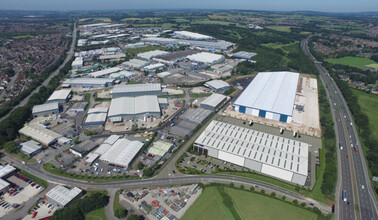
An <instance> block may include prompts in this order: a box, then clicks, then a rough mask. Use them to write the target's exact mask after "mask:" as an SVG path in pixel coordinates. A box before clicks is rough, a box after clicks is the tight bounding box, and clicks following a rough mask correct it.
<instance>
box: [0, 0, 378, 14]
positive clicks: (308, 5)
mask: <svg viewBox="0 0 378 220" xmlns="http://www.w3.org/2000/svg"><path fill="white" fill-rule="evenodd" d="M8 9H11V10H111V9H125V10H135V9H136V10H138V9H244V10H268V11H297V10H305V11H322V12H364V11H369V12H371V11H378V0H138V1H135V0H0V10H8Z"/></svg>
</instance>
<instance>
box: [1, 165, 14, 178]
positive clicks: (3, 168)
mask: <svg viewBox="0 0 378 220" xmlns="http://www.w3.org/2000/svg"><path fill="white" fill-rule="evenodd" d="M15 170H16V168H15V167H13V166H12V165H10V164H7V165H5V166H3V165H0V178H3V177H4V176H6V175H8V174H10V173H11V172H13V171H15Z"/></svg>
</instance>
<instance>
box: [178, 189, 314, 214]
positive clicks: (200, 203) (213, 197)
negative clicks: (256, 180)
mask: <svg viewBox="0 0 378 220" xmlns="http://www.w3.org/2000/svg"><path fill="white" fill-rule="evenodd" d="M224 192H225V193H226V194H227V195H228V196H229V197H230V198H231V200H232V203H233V207H234V208H235V210H236V212H237V214H238V215H239V216H240V218H241V219H275V220H276V219H282V220H284V219H296V220H299V219H306V220H307V219H318V215H317V214H315V213H313V212H310V211H307V210H305V209H303V208H300V207H296V206H294V205H291V204H288V203H286V202H283V201H280V200H277V199H274V198H270V197H267V196H264V195H260V194H258V193H252V192H247V191H243V190H239V189H233V188H229V187H224ZM223 199H224V198H223V197H222V195H221V193H220V189H219V187H217V186H209V187H206V188H205V189H204V191H203V192H202V194H201V195H200V197H199V198H198V199H197V200H196V201H195V202H194V204H193V205H192V206H191V207H190V208H189V210H188V211H187V212H186V213H185V215H184V216H183V218H182V219H184V220H186V219H196V220H197V219H198V220H201V219H203V220H205V219H206V220H207V219H234V215H232V212H231V210H230V208H229V207H227V206H226V205H225V204H224V202H223Z"/></svg>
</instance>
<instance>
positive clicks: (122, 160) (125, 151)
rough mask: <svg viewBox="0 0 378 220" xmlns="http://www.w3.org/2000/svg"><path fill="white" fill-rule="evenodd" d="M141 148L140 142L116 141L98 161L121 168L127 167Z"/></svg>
mask: <svg viewBox="0 0 378 220" xmlns="http://www.w3.org/2000/svg"><path fill="white" fill-rule="evenodd" d="M142 147H143V143H142V142H140V141H129V140H127V139H118V140H117V141H116V142H115V143H114V144H113V145H112V146H111V147H110V148H109V149H108V150H107V151H106V152H105V153H104V154H103V155H101V157H100V160H102V161H104V162H106V163H110V164H115V165H118V166H122V167H128V166H129V164H130V163H131V162H132V161H133V159H134V157H135V156H136V155H137V154H138V152H139V151H140V149H141V148H142Z"/></svg>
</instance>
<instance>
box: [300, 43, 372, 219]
mask: <svg viewBox="0 0 378 220" xmlns="http://www.w3.org/2000/svg"><path fill="white" fill-rule="evenodd" d="M308 40H309V38H306V39H305V40H303V41H302V42H301V47H302V50H303V52H304V53H305V54H306V55H307V56H309V57H310V58H311V59H312V60H313V61H314V63H315V66H316V68H317V70H318V72H319V73H320V78H321V79H322V81H323V82H324V84H325V85H326V90H327V94H328V96H329V98H330V101H331V105H332V109H333V116H334V122H335V126H336V135H337V140H338V141H339V143H341V144H342V145H343V149H342V150H341V149H340V147H337V148H338V160H339V163H338V166H339V182H338V185H337V188H336V218H337V219H377V200H376V198H375V196H374V195H375V194H374V191H373V189H372V187H371V184H370V180H369V175H368V171H367V167H366V162H365V158H364V155H363V151H362V148H361V145H360V144H359V143H360V140H359V138H358V134H357V132H356V129H355V127H354V124H355V123H354V121H353V119H352V117H351V114H350V112H349V109H348V107H347V104H346V102H345V100H344V98H343V96H342V94H341V91H340V90H339V88H338V87H337V85H336V83H335V82H334V81H333V79H332V78H331V76H330V75H329V73H328V72H327V70H326V69H325V68H324V67H323V66H322V65H321V63H320V62H318V61H317V60H316V59H315V57H314V56H313V55H312V54H311V52H310V51H309V48H308ZM353 146H355V147H356V148H357V149H358V152H355V150H354V148H353ZM343 190H346V191H347V201H346V202H345V201H343V196H342V193H343ZM356 210H357V211H356Z"/></svg>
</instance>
